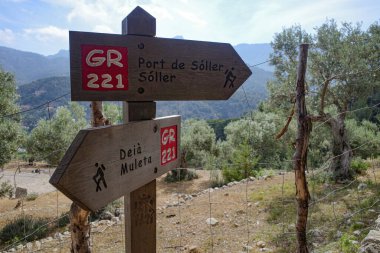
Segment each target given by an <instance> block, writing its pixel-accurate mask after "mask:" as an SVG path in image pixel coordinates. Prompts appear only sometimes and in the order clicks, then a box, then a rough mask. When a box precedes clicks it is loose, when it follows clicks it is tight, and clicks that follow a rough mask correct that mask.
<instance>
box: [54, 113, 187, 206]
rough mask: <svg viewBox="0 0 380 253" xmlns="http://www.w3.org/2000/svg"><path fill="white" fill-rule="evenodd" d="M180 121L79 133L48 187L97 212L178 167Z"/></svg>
mask: <svg viewBox="0 0 380 253" xmlns="http://www.w3.org/2000/svg"><path fill="white" fill-rule="evenodd" d="M179 146H180V116H170V117H164V118H157V119H154V120H146V121H139V122H131V123H128V124H124V125H117V126H107V127H101V128H92V129H86V130H81V131H80V132H79V133H78V135H77V136H76V138H75V139H74V141H73V143H72V144H71V146H70V148H69V149H68V150H67V152H66V154H65V156H64V157H63V159H62V161H61V163H60V164H59V166H58V168H57V169H56V170H55V172H54V174H53V175H52V177H51V179H50V183H51V184H52V185H54V186H55V187H56V188H57V189H59V190H60V191H61V192H62V193H63V194H65V195H66V196H67V197H69V198H70V199H72V200H73V201H75V202H76V203H77V204H78V205H80V206H81V207H82V208H84V209H87V210H91V211H96V210H98V209H100V208H102V207H104V206H105V205H107V204H108V203H109V202H111V201H113V200H115V199H117V198H119V197H121V196H123V195H125V194H126V193H129V192H132V191H133V190H135V189H137V188H139V187H141V186H143V185H145V184H147V183H149V182H150V181H152V180H153V179H155V178H157V177H159V176H161V175H162V174H164V173H166V172H168V171H169V170H171V169H174V168H178V167H179V163H180V157H179V156H180V155H179V154H180V152H179Z"/></svg>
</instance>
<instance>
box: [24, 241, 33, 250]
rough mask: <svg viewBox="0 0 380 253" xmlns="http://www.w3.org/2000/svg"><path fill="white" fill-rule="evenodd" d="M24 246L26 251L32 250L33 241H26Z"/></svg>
mask: <svg viewBox="0 0 380 253" xmlns="http://www.w3.org/2000/svg"><path fill="white" fill-rule="evenodd" d="M26 248H27V249H28V251H32V249H33V243H31V242H28V243H27V244H26Z"/></svg>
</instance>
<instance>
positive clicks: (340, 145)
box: [328, 115, 353, 181]
mask: <svg viewBox="0 0 380 253" xmlns="http://www.w3.org/2000/svg"><path fill="white" fill-rule="evenodd" d="M344 120H345V116H344V115H340V116H338V118H331V119H330V120H329V121H328V123H329V125H330V127H331V133H332V137H333V142H332V152H333V159H332V161H331V164H330V167H329V169H330V171H331V172H332V173H333V176H334V179H335V181H338V180H346V179H351V178H352V176H353V175H352V172H351V170H350V163H351V157H352V149H351V146H350V144H349V142H348V137H347V130H346V128H345V124H344Z"/></svg>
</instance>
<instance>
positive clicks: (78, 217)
mask: <svg viewBox="0 0 380 253" xmlns="http://www.w3.org/2000/svg"><path fill="white" fill-rule="evenodd" d="M89 214H90V212H89V211H86V210H84V209H82V208H80V207H79V206H77V205H76V204H75V203H73V204H72V205H71V208H70V230H71V250H70V252H71V253H90V252H91V245H90V233H91V227H90V223H89V221H88V215H89Z"/></svg>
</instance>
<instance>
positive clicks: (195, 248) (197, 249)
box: [188, 246, 202, 253]
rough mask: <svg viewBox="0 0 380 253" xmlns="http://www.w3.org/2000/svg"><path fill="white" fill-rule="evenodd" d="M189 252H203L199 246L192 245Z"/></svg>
mask: <svg viewBox="0 0 380 253" xmlns="http://www.w3.org/2000/svg"><path fill="white" fill-rule="evenodd" d="M188 253H202V251H201V250H200V249H199V248H198V247H197V246H190V247H189V251H188Z"/></svg>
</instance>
